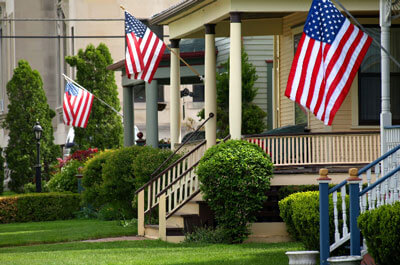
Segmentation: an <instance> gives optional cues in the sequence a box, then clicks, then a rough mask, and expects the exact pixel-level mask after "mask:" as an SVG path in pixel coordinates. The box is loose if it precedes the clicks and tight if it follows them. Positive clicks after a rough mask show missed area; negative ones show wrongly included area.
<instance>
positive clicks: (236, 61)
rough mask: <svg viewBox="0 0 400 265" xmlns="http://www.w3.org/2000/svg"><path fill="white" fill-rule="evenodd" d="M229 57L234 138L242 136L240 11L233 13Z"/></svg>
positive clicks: (230, 113) (230, 99)
mask: <svg viewBox="0 0 400 265" xmlns="http://www.w3.org/2000/svg"><path fill="white" fill-rule="evenodd" d="M230 15H231V25H230V30H231V33H230V34H231V39H230V42H231V47H230V52H229V55H230V59H229V132H230V134H231V138H232V139H240V138H241V136H242V130H241V129H242V128H241V127H242V59H241V57H242V47H241V46H242V43H241V39H242V29H241V26H242V23H241V19H240V13H239V12H232V13H231V14H230Z"/></svg>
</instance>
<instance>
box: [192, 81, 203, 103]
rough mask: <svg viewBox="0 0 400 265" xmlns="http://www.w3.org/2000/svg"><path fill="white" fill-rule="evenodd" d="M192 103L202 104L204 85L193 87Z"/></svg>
mask: <svg viewBox="0 0 400 265" xmlns="http://www.w3.org/2000/svg"><path fill="white" fill-rule="evenodd" d="M193 102H204V85H202V84H196V85H193Z"/></svg>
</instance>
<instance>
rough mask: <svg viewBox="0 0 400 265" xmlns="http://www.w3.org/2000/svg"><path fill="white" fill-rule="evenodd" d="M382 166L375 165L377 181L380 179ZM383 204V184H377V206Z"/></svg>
mask: <svg viewBox="0 0 400 265" xmlns="http://www.w3.org/2000/svg"><path fill="white" fill-rule="evenodd" d="M379 173H380V166H379V164H377V165H376V166H375V181H378V180H379ZM379 206H381V185H378V186H376V207H379Z"/></svg>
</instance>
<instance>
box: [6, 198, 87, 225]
mask: <svg viewBox="0 0 400 265" xmlns="http://www.w3.org/2000/svg"><path fill="white" fill-rule="evenodd" d="M79 204H80V196H79V194H72V193H55V192H54V193H33V194H22V195H16V196H10V197H0V223H13V222H32V221H33V222H38V221H50V220H64V219H69V218H72V217H73V216H74V212H76V211H78V210H79Z"/></svg>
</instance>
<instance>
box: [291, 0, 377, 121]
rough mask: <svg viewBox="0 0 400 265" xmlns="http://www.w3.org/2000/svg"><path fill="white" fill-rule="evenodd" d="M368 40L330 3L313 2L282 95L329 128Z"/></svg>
mask: <svg viewBox="0 0 400 265" xmlns="http://www.w3.org/2000/svg"><path fill="white" fill-rule="evenodd" d="M371 41H372V39H371V38H370V37H369V36H368V35H367V34H366V33H364V32H362V31H361V30H359V29H358V28H357V27H356V26H354V25H353V24H351V23H350V21H349V20H348V19H347V18H345V17H344V16H343V15H342V14H341V13H340V12H339V10H338V9H337V8H336V7H335V6H334V5H333V4H332V2H331V1H330V0H314V1H313V3H312V5H311V9H310V11H309V13H308V17H307V20H306V23H305V25H304V30H303V34H302V37H301V39H300V43H299V46H298V48H297V51H296V54H295V56H294V59H293V63H292V69H291V71H290V74H289V79H288V83H287V87H286V92H285V95H286V96H287V97H288V98H290V99H291V100H293V101H295V102H297V103H299V104H300V105H301V106H303V107H305V108H307V109H309V110H310V111H311V112H312V113H314V115H316V116H317V118H318V119H319V120H321V121H323V122H324V123H325V125H332V121H333V118H334V117H335V114H336V112H337V111H338V110H339V107H340V106H341V105H342V103H343V101H344V99H345V97H346V95H347V94H348V92H349V90H350V86H351V83H352V82H353V79H354V77H355V75H356V73H357V70H358V68H359V67H360V64H361V62H362V60H363V58H364V56H365V54H366V52H367V50H368V48H369V46H370V44H371Z"/></svg>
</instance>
